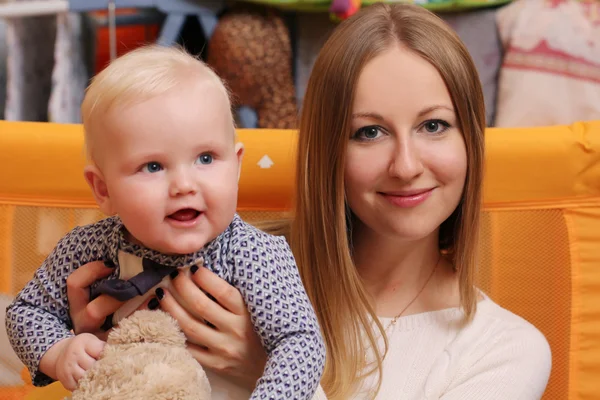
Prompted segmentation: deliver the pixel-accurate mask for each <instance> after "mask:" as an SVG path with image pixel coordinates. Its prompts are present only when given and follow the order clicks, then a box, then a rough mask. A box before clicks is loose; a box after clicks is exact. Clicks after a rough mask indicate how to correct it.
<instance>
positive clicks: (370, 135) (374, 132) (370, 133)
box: [353, 126, 381, 140]
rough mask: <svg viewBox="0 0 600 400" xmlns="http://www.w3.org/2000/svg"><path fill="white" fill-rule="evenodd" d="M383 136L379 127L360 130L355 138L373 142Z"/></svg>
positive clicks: (366, 127) (367, 127)
mask: <svg viewBox="0 0 600 400" xmlns="http://www.w3.org/2000/svg"><path fill="white" fill-rule="evenodd" d="M380 134H381V128H379V127H378V126H365V127H363V128H360V129H359V130H358V131H356V133H355V134H354V136H353V139H357V140H373V139H377V138H378V137H379V136H380Z"/></svg>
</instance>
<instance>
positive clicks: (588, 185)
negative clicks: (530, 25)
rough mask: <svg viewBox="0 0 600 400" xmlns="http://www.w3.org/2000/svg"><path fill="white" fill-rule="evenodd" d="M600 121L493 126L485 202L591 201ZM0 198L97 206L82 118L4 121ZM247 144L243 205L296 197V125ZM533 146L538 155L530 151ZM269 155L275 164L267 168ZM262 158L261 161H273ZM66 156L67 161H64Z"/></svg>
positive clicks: (245, 138)
mask: <svg viewBox="0 0 600 400" xmlns="http://www.w3.org/2000/svg"><path fill="white" fill-rule="evenodd" d="M599 130H600V121H595V122H587V123H577V124H574V125H572V126H570V127H565V126H557V127H542V128H526V129H516V128H515V129H488V130H487V132H486V145H487V149H486V151H487V156H486V163H487V165H486V180H485V186H484V202H485V204H486V206H487V207H488V208H495V207H498V206H500V207H506V206H507V205H509V203H510V205H512V206H517V205H518V206H526V205H527V204H529V203H534V204H535V206H536V207H538V206H539V204H540V203H544V202H551V203H552V204H556V203H557V202H559V203H563V202H566V204H567V205H568V203H569V202H572V201H573V200H574V199H576V201H577V202H585V201H586V200H592V199H593V198H594V197H595V196H598V182H600V171H598V169H597V168H590V167H591V166H592V165H594V164H595V163H597V162H598V160H599V157H600V155H599V154H598V152H597V150H598V148H599V147H600V134H598V131H599ZM0 132H1V134H0V168H1V169H0V170H2V171H11V172H10V173H9V174H5V173H3V178H2V179H1V180H0V198H1V199H2V200H3V201H4V202H8V203H12V204H17V205H50V206H69V207H75V206H80V207H94V202H93V199H92V197H91V194H90V191H89V190H88V187H87V185H86V183H85V181H84V179H83V173H82V169H83V166H84V163H85V161H84V159H85V157H84V151H83V149H82V144H83V136H82V128H81V126H80V125H63V124H45V123H31V122H7V121H0ZM238 138H239V140H240V141H241V142H242V143H244V145H245V147H246V151H245V155H244V162H243V166H242V175H241V179H240V199H239V206H240V208H241V209H260V210H285V209H288V208H289V206H290V204H291V198H292V188H293V185H292V183H293V174H294V167H295V161H294V156H295V142H296V133H295V132H294V131H285V130H281V131H277V130H239V131H238ZM532 150H535V155H532V153H531V152H532ZM264 156H267V157H268V158H269V159H270V160H271V162H272V163H273V165H272V166H271V167H270V168H261V167H260V166H259V162H260V161H261V159H262V158H263V157H264ZM269 159H266V158H265V159H264V160H263V162H264V164H263V163H261V164H263V166H266V165H269V164H270V162H269ZM64 160H69V161H68V162H65V161H64Z"/></svg>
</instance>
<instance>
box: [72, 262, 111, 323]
mask: <svg viewBox="0 0 600 400" xmlns="http://www.w3.org/2000/svg"><path fill="white" fill-rule="evenodd" d="M112 271H114V270H113V269H112V268H108V267H106V266H105V265H104V263H103V262H101V261H94V262H91V263H89V264H85V265H82V266H81V267H79V268H77V269H76V270H75V271H73V273H72V274H71V275H69V277H68V278H67V297H68V299H69V307H70V309H71V310H74V311H75V312H79V311H81V310H83V309H84V308H85V306H86V305H87V304H88V302H89V301H90V292H89V287H90V286H91V285H92V283H94V282H95V281H97V280H99V279H102V278H105V277H107V276H108V275H110V273H111V272H112Z"/></svg>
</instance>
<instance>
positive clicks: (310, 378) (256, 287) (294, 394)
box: [233, 227, 325, 400]
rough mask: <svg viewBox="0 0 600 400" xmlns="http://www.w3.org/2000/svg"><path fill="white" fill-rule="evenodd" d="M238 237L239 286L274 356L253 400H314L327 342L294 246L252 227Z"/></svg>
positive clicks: (235, 258)
mask: <svg viewBox="0 0 600 400" xmlns="http://www.w3.org/2000/svg"><path fill="white" fill-rule="evenodd" d="M238 239H239V241H238V240H236V241H237V245H236V248H235V250H234V251H233V254H234V256H233V263H234V264H235V272H234V276H233V284H234V286H236V287H237V288H238V289H239V291H240V293H241V294H242V297H243V298H244V301H245V302H246V305H247V307H248V310H249V312H250V316H251V319H252V322H253V325H254V329H255V331H256V332H257V333H258V335H259V337H260V339H261V341H262V343H263V346H264V348H265V350H266V351H267V355H268V359H267V364H266V366H265V370H264V372H263V375H262V377H261V378H260V379H259V380H258V382H257V384H256V388H255V390H254V392H253V393H252V397H251V399H252V400H254V399H263V398H265V399H266V398H268V399H297V400H309V399H312V398H313V395H314V394H315V392H316V391H317V388H318V386H319V382H320V380H321V375H322V373H323V368H324V365H325V343H324V341H323V338H322V336H321V331H320V327H319V324H318V321H317V316H316V314H315V312H314V309H313V307H312V305H311V303H310V300H309V299H308V296H307V294H306V292H305V290H304V287H303V285H302V280H301V278H300V274H299V273H298V269H297V268H296V264H295V261H294V257H293V255H292V252H291V250H290V247H289V245H288V244H287V242H286V241H285V239H284V238H282V237H275V236H271V235H268V234H266V233H264V232H260V231H258V230H255V229H254V228H250V227H248V230H247V232H245V233H244V235H243V236H241V237H239V238H238Z"/></svg>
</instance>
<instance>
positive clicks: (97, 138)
mask: <svg viewBox="0 0 600 400" xmlns="http://www.w3.org/2000/svg"><path fill="white" fill-rule="evenodd" d="M82 116H83V124H84V130H85V140H86V150H87V154H88V159H89V165H88V166H86V168H85V171H84V175H85V179H86V181H87V182H88V184H89V186H90V188H91V189H92V192H93V195H94V198H95V200H96V202H97V203H98V206H99V207H100V210H101V211H102V212H104V213H105V214H106V215H111V216H110V217H108V218H106V219H103V220H101V221H99V222H97V223H95V224H91V225H87V226H81V227H76V228H75V229H73V230H72V231H71V232H69V233H68V234H67V235H66V236H65V237H63V238H62V239H61V240H60V241H59V243H58V245H57V246H56V248H55V249H54V251H53V252H52V253H51V254H50V255H49V256H48V258H47V259H46V260H45V261H44V263H43V264H42V266H41V267H40V268H39V269H38V270H37V271H36V273H35V275H34V278H33V280H31V281H30V282H29V283H28V284H27V285H26V286H25V288H24V289H23V290H22V291H21V292H20V293H19V294H18V295H17V297H16V299H15V301H14V302H13V303H12V304H11V305H10V306H9V307H8V309H7V315H6V329H7V331H8V334H9V337H10V340H11V344H12V346H13V349H14V350H15V352H16V353H17V355H18V356H19V357H20V358H21V360H22V361H23V362H24V363H25V364H26V365H27V367H28V368H29V371H30V373H31V375H32V378H33V382H34V384H35V385H38V386H42V385H46V384H49V383H51V382H52V381H53V380H55V379H58V380H60V381H61V382H62V383H63V385H64V386H65V387H67V388H69V389H73V388H74V387H75V386H76V383H77V381H78V380H79V378H81V376H82V375H83V374H84V372H85V371H86V370H88V369H89V368H90V367H91V366H92V365H93V363H94V362H95V359H96V358H97V353H99V351H97V349H99V348H100V349H101V348H102V344H103V343H102V342H101V341H100V339H98V338H96V337H95V336H93V335H90V334H85V333H84V334H80V335H74V334H73V332H72V331H71V329H72V327H73V325H72V322H71V319H70V317H69V305H68V300H67V290H66V280H67V277H68V276H69V274H70V273H72V272H73V271H74V270H75V269H77V268H78V267H80V266H81V265H84V264H86V263H89V262H91V261H97V260H102V261H104V262H105V263H107V264H109V265H114V266H115V270H114V273H113V274H112V275H111V276H109V277H108V278H107V279H106V280H103V281H100V282H96V283H95V284H94V285H93V287H92V297H94V296H96V295H98V294H100V293H106V294H109V295H112V296H114V297H117V298H119V299H120V300H130V299H131V300H130V301H131V302H135V305H134V306H131V303H130V307H129V309H128V310H127V311H126V312H121V313H120V314H119V315H115V317H113V321H112V322H113V323H118V320H119V319H121V318H123V317H125V316H127V314H129V313H130V312H132V311H133V310H134V309H135V308H137V305H139V304H140V303H142V302H143V299H145V298H147V297H148V296H150V295H151V294H153V293H154V291H153V290H151V289H153V288H155V287H156V285H157V284H159V282H160V281H161V279H163V278H166V279H168V275H169V273H172V272H173V271H175V270H176V269H179V270H181V268H190V267H191V268H190V270H191V271H192V272H194V271H195V270H197V268H198V267H197V266H196V265H198V264H200V263H202V264H203V265H205V266H206V267H207V268H209V269H210V270H211V271H213V272H215V273H217V274H218V275H219V276H221V277H222V278H224V279H225V280H227V281H228V282H229V283H230V284H232V285H234V286H235V287H236V288H237V289H238V290H239V291H240V293H241V294H242V296H243V298H244V301H245V302H246V305H247V308H248V310H249V312H250V314H251V317H252V321H253V323H254V329H255V331H256V332H257V333H258V335H259V336H260V338H261V340H262V343H263V345H264V347H265V350H266V352H267V354H268V361H267V365H266V367H265V370H264V373H263V376H262V377H261V379H259V380H258V382H257V385H256V388H255V390H254V392H253V393H252V397H251V398H252V399H259V398H270V399H280V398H281V399H283V398H286V399H287V398H293V399H310V398H312V395H313V393H314V392H315V391H316V389H317V387H318V385H319V381H320V379H321V375H322V372H323V368H324V363H325V346H324V342H323V339H322V337H321V334H320V328H319V325H318V322H317V317H316V315H315V313H314V310H313V308H312V306H311V303H310V301H309V299H308V297H307V295H306V292H305V290H304V288H303V286H302V282H301V279H300V276H299V274H298V271H297V269H296V265H295V261H294V258H293V255H292V253H291V251H290V248H289V246H288V244H287V242H286V241H285V239H283V238H282V237H275V236H271V235H268V234H266V233H264V232H262V231H260V230H258V229H256V228H254V227H252V226H250V225H249V224H247V223H245V222H243V221H242V220H241V219H240V217H239V216H238V215H237V214H236V206H237V194H238V178H239V174H240V167H241V161H242V155H243V146H242V145H241V144H240V143H237V144H236V141H235V127H234V123H233V117H232V113H231V105H230V100H229V95H228V93H227V90H226V88H225V86H224V85H223V83H222V81H221V80H220V79H219V77H218V76H217V75H216V74H215V73H214V72H212V70H211V69H210V68H208V67H207V66H206V65H205V64H204V63H202V62H201V61H199V60H197V59H196V58H194V57H192V56H191V55H189V54H187V53H185V52H184V51H183V50H180V49H177V48H168V47H160V46H147V47H143V48H140V49H137V50H134V51H132V52H130V53H127V54H126V55H124V56H122V57H120V58H119V59H117V60H115V61H114V62H113V63H111V64H110V65H109V66H108V67H107V68H106V69H105V70H103V71H102V72H101V73H100V74H98V76H96V77H95V78H94V80H93V81H92V83H91V85H90V87H89V88H88V90H87V92H86V96H85V99H84V102H83V104H82ZM173 275H176V274H173ZM121 311H122V310H121ZM47 352H48V353H47ZM46 353H47V354H46ZM44 356H46V357H48V358H47V359H45V360H44V363H42V364H43V365H44V366H46V365H52V367H51V368H48V370H40V360H41V359H42V357H44Z"/></svg>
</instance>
